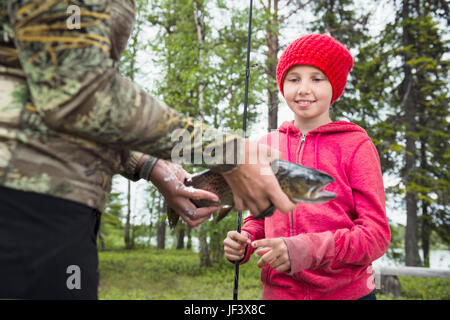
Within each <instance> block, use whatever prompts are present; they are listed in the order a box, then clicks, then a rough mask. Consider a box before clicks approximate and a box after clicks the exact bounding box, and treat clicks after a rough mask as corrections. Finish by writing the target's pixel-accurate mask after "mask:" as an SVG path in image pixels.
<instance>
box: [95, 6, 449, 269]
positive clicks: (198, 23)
mask: <svg viewBox="0 0 450 320" xmlns="http://www.w3.org/2000/svg"><path fill="white" fill-rule="evenodd" d="M247 2H248V1H236V0H233V1H221V0H177V1H174V0H154V1H151V0H137V6H138V12H137V21H136V24H135V28H134V31H133V34H132V36H131V38H130V40H129V44H128V47H127V49H126V50H125V52H124V54H123V56H122V60H121V71H122V73H123V74H124V75H126V76H128V77H130V78H131V79H133V80H134V81H136V82H137V83H138V84H140V85H141V86H142V87H143V88H145V90H147V91H148V92H149V93H151V94H153V95H155V96H156V97H158V98H159V99H161V100H163V101H165V102H166V103H167V104H168V105H169V106H171V107H173V108H175V109H176V110H178V111H179V112H181V113H184V114H187V115H189V116H192V117H195V118H196V119H198V120H199V121H203V122H205V123H208V124H209V125H211V126H214V127H216V128H220V129H222V130H224V131H226V130H232V131H234V132H239V130H240V129H241V128H242V121H243V104H244V103H243V102H244V81H245V72H246V70H245V61H246V48H247V27H248V15H249V10H248V3H247ZM449 17H450V14H449V5H448V2H447V1H445V0H441V1H424V0H382V1H375V0H316V1H311V0H297V1H295V0H286V1H283V0H256V1H254V8H253V28H252V51H251V71H250V87H249V112H248V131H247V132H248V136H249V137H250V138H251V139H254V140H257V139H258V138H259V137H260V136H262V135H263V134H265V133H266V132H268V131H270V130H274V129H276V128H278V126H279V125H280V124H281V123H282V122H283V121H285V120H290V119H291V117H292V116H291V115H290V111H289V110H288V108H287V106H286V105H285V104H284V100H283V99H282V97H281V95H280V94H279V91H278V88H277V85H276V64H277V58H278V57H279V55H280V54H281V52H282V51H283V49H284V48H285V47H286V46H287V45H288V44H289V43H290V42H291V41H293V40H295V39H296V38H298V37H299V36H301V35H304V34H306V33H309V32H320V33H328V34H330V35H332V36H334V37H335V38H337V39H338V40H339V41H341V42H342V43H344V44H345V45H346V46H347V47H349V49H350V51H351V52H352V55H353V56H354V58H355V66H354V68H353V70H352V72H351V74H350V77H349V80H348V84H347V88H346V90H345V92H344V95H343V97H341V99H340V100H339V101H338V102H337V103H336V104H335V107H334V108H333V109H334V111H333V119H334V120H346V121H351V122H354V123H356V124H358V125H360V126H362V127H363V128H365V129H366V131H367V132H368V134H369V135H370V136H371V138H372V141H373V142H374V144H375V146H376V147H377V150H378V153H379V155H380V160H381V165H382V170H383V178H384V181H385V186H386V197H387V215H388V220H389V222H390V226H391V231H392V242H391V246H390V248H389V250H388V253H387V256H388V257H389V258H390V259H391V260H392V261H396V262H397V263H400V264H403V265H407V266H425V267H429V266H430V250H431V249H432V248H439V249H442V250H446V251H447V252H448V250H449V248H450V207H449V199H450V198H449V197H450V173H449V164H450V151H449V137H450V131H449V123H448V120H449V109H448V98H449V84H448V80H449V73H448V70H449V57H450V54H449V39H450V32H449V29H448V24H449V19H450V18H449ZM186 169H187V170H188V171H190V172H193V171H194V170H193V168H186ZM196 171H198V170H196ZM113 182H114V183H113V191H112V193H111V195H110V198H109V201H108V204H107V207H106V209H105V211H104V213H103V217H102V225H101V228H100V234H99V242H98V243H99V248H100V250H112V249H117V248H124V249H126V250H131V249H134V248H141V247H153V246H155V247H156V248H158V249H159V250H163V249H166V248H173V249H177V250H192V251H193V252H196V253H198V257H199V259H198V263H199V267H200V268H207V267H208V266H212V265H214V264H217V263H220V262H221V261H223V259H224V256H223V239H224V238H225V236H226V232H228V231H229V230H234V229H236V214H231V215H229V216H228V217H227V218H225V219H224V220H223V221H221V222H220V223H218V224H215V223H213V222H212V221H211V222H207V223H204V224H202V225H201V226H200V227H198V228H196V229H191V228H189V227H188V226H187V225H186V224H181V223H179V224H178V226H177V227H176V228H175V229H174V230H170V229H169V228H168V226H167V223H166V214H165V207H164V201H163V199H162V198H161V196H160V195H159V193H158V191H157V190H156V189H155V188H154V187H153V186H152V185H151V184H149V183H147V182H143V181H140V182H138V183H131V184H130V183H128V182H126V180H125V179H123V178H121V177H120V176H116V177H115V178H114V181H113ZM244 214H245V213H244ZM447 267H449V266H447Z"/></svg>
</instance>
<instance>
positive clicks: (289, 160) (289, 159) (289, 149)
mask: <svg viewBox="0 0 450 320" xmlns="http://www.w3.org/2000/svg"><path fill="white" fill-rule="evenodd" d="M286 134H287V136H286V142H287V143H286V145H287V153H288V162H291V145H290V143H289V127H288V128H287V133H286Z"/></svg>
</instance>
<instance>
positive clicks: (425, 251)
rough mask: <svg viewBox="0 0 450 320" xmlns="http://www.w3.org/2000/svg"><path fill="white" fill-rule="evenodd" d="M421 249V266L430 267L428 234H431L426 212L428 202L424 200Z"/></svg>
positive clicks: (428, 217) (428, 216)
mask: <svg viewBox="0 0 450 320" xmlns="http://www.w3.org/2000/svg"><path fill="white" fill-rule="evenodd" d="M421 220H422V221H421V222H422V232H421V234H422V251H423V266H424V267H425V268H429V267H430V235H431V223H430V220H431V217H430V215H429V214H428V204H427V203H426V202H425V201H424V202H423V204H422V219H421Z"/></svg>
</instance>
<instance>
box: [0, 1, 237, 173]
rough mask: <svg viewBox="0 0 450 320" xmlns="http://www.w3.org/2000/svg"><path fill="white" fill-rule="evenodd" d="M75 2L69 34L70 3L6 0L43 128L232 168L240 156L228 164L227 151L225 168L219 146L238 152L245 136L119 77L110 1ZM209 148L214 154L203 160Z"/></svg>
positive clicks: (133, 148) (216, 166) (223, 169)
mask: <svg viewBox="0 0 450 320" xmlns="http://www.w3.org/2000/svg"><path fill="white" fill-rule="evenodd" d="M76 3H77V5H78V7H79V8H80V13H81V21H80V26H81V29H73V30H70V29H69V28H68V26H67V24H66V19H67V17H68V14H67V13H66V12H67V6H68V1H60V0H9V1H8V15H9V18H10V21H11V24H12V26H13V29H14V38H15V46H16V49H17V51H18V55H19V59H20V62H21V64H22V67H23V69H24V72H25V74H26V76H27V83H28V86H29V88H30V92H31V95H32V100H33V103H34V104H35V107H36V109H37V111H38V112H39V114H40V115H41V117H42V118H43V119H44V121H45V123H46V124H47V125H48V126H49V127H51V128H53V129H55V130H58V131H61V132H65V133H69V134H72V135H76V136H79V137H82V138H85V139H88V140H91V141H95V142H97V143H102V144H105V145H110V146H111V147H115V148H118V149H128V150H136V151H139V152H142V153H145V154H150V155H152V156H154V157H157V158H161V159H168V160H169V159H172V160H173V154H172V153H173V152H174V150H175V151H176V155H177V158H182V160H184V162H189V160H190V161H191V163H193V164H196V165H200V166H203V167H210V168H211V169H213V170H216V171H221V172H224V171H228V170H230V169H233V168H235V167H236V163H237V162H238V156H237V155H234V156H233V157H231V161H230V157H228V154H227V159H228V161H227V163H228V165H222V163H223V162H224V161H223V158H221V157H216V156H214V155H215V154H214V153H215V152H216V151H215V150H216V149H215V148H217V147H220V148H221V150H226V148H227V147H228V150H234V149H235V144H236V143H239V142H242V139H241V138H239V137H237V136H235V135H227V134H221V133H220V132H218V131H217V130H215V129H212V128H208V127H206V126H204V125H202V124H198V123H194V121H193V120H192V119H191V118H187V117H184V116H181V115H180V114H178V113H177V112H175V111H174V110H173V109H171V108H169V107H168V106H166V105H165V104H164V103H162V102H160V101H158V100H157V99H155V98H154V97H152V96H151V95H149V94H148V93H146V92H145V90H143V89H142V88H140V87H139V86H137V85H136V84H135V83H133V82H132V81H130V80H129V79H127V78H124V77H122V76H121V75H120V74H119V72H118V70H117V61H115V60H113V59H112V58H111V47H112V43H113V41H114V38H113V37H112V36H111V34H113V33H112V32H111V25H110V24H111V19H110V6H109V4H110V1H108V0H80V1H77V2H76ZM205 131H207V132H208V134H206V133H205ZM199 135H200V139H199V138H198V137H199ZM183 139H184V141H183V148H178V149H177V146H179V145H180V140H183ZM186 139H187V140H188V141H186ZM219 145H220V146H219ZM186 146H189V147H186ZM212 147H214V148H213V149H214V150H213V152H212V153H211V154H212V155H213V156H212V157H208V158H207V159H205V158H204V157H201V156H199V155H200V154H203V152H204V151H207V150H206V149H208V148H209V149H211V148H212ZM222 147H224V148H222ZM238 149H239V148H238Z"/></svg>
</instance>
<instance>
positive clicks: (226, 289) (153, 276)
mask: <svg viewBox="0 0 450 320" xmlns="http://www.w3.org/2000/svg"><path fill="white" fill-rule="evenodd" d="M99 259H100V266H99V269H100V286H99V298H100V299H102V300H186V299H189V300H231V299H232V298H233V285H234V266H233V264H231V263H229V262H228V261H225V259H224V260H223V261H221V262H220V263H218V264H215V265H214V266H213V267H210V268H201V267H200V266H199V258H198V254H197V253H194V252H191V251H187V250H175V249H166V250H157V249H154V248H146V249H135V250H115V251H106V252H100V253H99ZM256 259H257V257H256V256H253V257H252V260H251V261H250V262H249V263H247V264H244V265H241V266H240V270H239V299H240V300H260V299H261V295H262V285H261V281H260V276H259V275H260V270H259V269H258V267H257V266H256ZM253 260H254V261H253ZM399 281H400V285H401V297H400V298H397V299H401V300H405V299H408V300H410V299H412V300H450V280H446V279H430V278H415V277H399ZM377 299H378V300H393V299H395V298H394V297H393V296H389V295H381V294H377Z"/></svg>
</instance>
